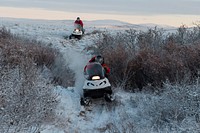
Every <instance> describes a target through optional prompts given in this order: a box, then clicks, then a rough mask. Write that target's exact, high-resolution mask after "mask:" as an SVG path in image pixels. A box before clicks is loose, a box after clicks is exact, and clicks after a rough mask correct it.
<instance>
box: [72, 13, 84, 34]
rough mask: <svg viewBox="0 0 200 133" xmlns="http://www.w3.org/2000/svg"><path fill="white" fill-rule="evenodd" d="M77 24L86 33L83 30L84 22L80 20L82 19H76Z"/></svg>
mask: <svg viewBox="0 0 200 133" xmlns="http://www.w3.org/2000/svg"><path fill="white" fill-rule="evenodd" d="M74 23H75V24H79V25H80V26H81V30H82V31H83V33H84V29H83V21H82V20H81V19H80V17H77V18H76V21H75V22H74Z"/></svg>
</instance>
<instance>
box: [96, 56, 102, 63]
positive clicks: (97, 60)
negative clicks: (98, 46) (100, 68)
mask: <svg viewBox="0 0 200 133" xmlns="http://www.w3.org/2000/svg"><path fill="white" fill-rule="evenodd" d="M95 62H99V63H100V64H103V63H104V58H103V57H102V56H101V55H97V56H96V57H95Z"/></svg>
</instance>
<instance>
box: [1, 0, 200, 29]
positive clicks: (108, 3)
mask: <svg viewBox="0 0 200 133" xmlns="http://www.w3.org/2000/svg"><path fill="white" fill-rule="evenodd" d="M199 6H200V0H0V17H16V18H34V19H52V20H55V19H57V20H61V19H62V20H74V19H76V17H77V16H80V17H81V19H82V20H102V19H103V20H104V19H113V20H120V21H124V22H129V23H133V24H141V23H155V24H165V25H172V26H180V25H181V24H186V25H188V26H190V25H193V23H196V22H199V21H200V15H199V13H200V8H199Z"/></svg>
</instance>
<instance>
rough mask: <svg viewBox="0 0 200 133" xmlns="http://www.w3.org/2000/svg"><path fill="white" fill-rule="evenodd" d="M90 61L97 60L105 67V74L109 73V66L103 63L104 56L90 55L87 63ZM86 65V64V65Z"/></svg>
mask: <svg viewBox="0 0 200 133" xmlns="http://www.w3.org/2000/svg"><path fill="white" fill-rule="evenodd" d="M90 62H99V63H100V64H101V65H102V67H103V68H104V69H105V76H106V77H107V76H108V75H109V73H110V68H109V67H108V66H107V65H106V64H105V63H104V58H103V57H102V56H101V55H97V56H94V57H92V58H91V59H90V60H89V63H90ZM86 66H87V65H86ZM86 66H85V68H84V72H85V70H86Z"/></svg>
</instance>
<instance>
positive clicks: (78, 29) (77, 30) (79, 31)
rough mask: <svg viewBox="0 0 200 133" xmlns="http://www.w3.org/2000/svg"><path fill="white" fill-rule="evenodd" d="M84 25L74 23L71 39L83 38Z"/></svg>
mask: <svg viewBox="0 0 200 133" xmlns="http://www.w3.org/2000/svg"><path fill="white" fill-rule="evenodd" d="M83 31H84V29H83V27H82V26H81V25H80V24H74V30H73V32H72V34H71V35H70V36H69V39H75V38H77V39H81V37H82V36H83Z"/></svg>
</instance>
